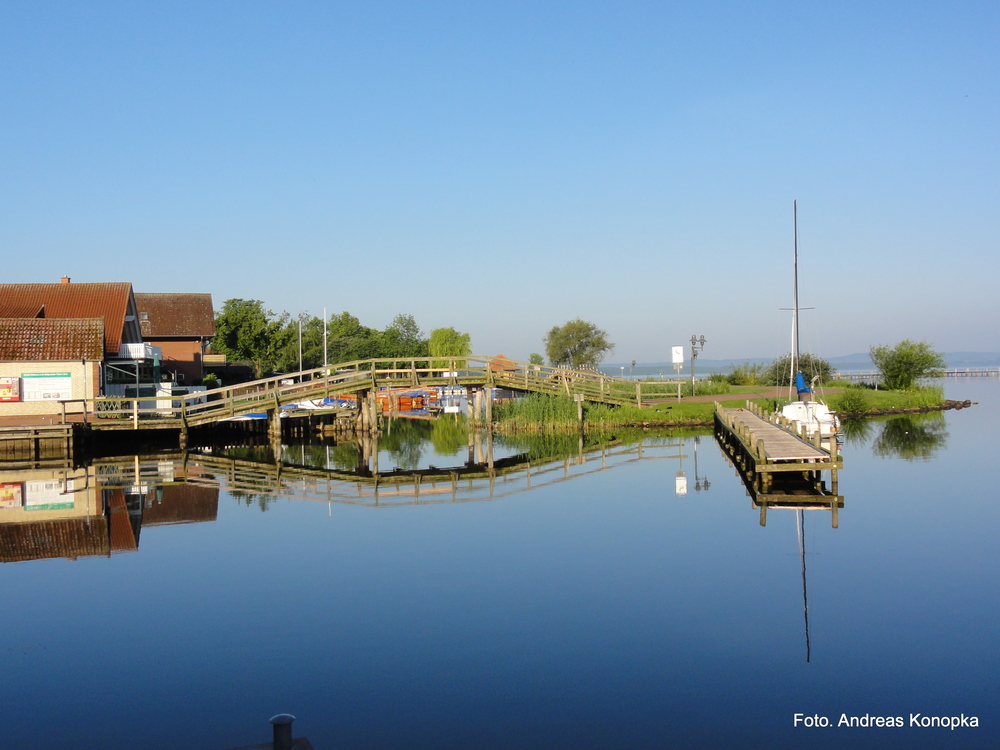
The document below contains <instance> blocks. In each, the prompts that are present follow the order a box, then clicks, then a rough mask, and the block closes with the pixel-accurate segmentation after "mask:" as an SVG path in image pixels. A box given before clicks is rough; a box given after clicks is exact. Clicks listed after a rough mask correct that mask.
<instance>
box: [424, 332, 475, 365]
mask: <svg viewBox="0 0 1000 750" xmlns="http://www.w3.org/2000/svg"><path fill="white" fill-rule="evenodd" d="M427 349H428V353H429V354H430V355H431V356H432V357H452V356H462V355H465V356H467V355H469V354H472V337H471V336H470V335H469V334H467V333H459V332H458V331H456V330H455V329H454V328H435V329H434V330H433V331H431V337H430V339H429V340H428V342H427ZM448 366H449V360H435V361H434V362H431V367H437V368H440V369H444V368H446V367H448ZM455 367H459V368H462V367H465V363H464V362H461V361H456V362H455Z"/></svg>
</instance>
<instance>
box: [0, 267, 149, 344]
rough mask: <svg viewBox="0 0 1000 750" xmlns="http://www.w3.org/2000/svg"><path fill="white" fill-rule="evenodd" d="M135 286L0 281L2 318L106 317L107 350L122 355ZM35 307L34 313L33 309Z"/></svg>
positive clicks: (105, 338) (105, 340)
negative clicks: (119, 351)
mask: <svg viewBox="0 0 1000 750" xmlns="http://www.w3.org/2000/svg"><path fill="white" fill-rule="evenodd" d="M131 298H132V285H131V284H129V283H127V282H125V283H114V284H0V318H24V317H29V316H31V317H35V316H36V315H38V313H39V310H40V309H41V308H42V307H43V306H44V310H43V311H42V317H44V318H104V350H105V352H106V353H107V354H109V355H111V356H117V355H118V348H119V347H120V345H121V343H122V335H123V332H124V328H125V315H126V314H127V313H128V309H129V301H130V300H131ZM32 310H34V312H32Z"/></svg>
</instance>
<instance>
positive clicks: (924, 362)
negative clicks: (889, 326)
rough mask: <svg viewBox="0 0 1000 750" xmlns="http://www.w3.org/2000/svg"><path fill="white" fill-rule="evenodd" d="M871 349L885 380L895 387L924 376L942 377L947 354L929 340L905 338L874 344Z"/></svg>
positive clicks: (902, 387) (906, 386)
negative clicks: (890, 342)
mask: <svg viewBox="0 0 1000 750" xmlns="http://www.w3.org/2000/svg"><path fill="white" fill-rule="evenodd" d="M869 353H870V355H871V358H872V362H873V363H875V367H877V368H878V370H879V372H881V373H882V383H883V384H884V385H885V387H886V388H889V389H890V390H894V391H905V390H909V389H910V388H912V387H913V386H914V385H915V384H916V382H917V381H918V380H921V379H922V378H935V377H941V370H943V369H944V366H945V362H944V357H943V356H941V354H939V353H938V352H936V351H934V349H932V348H931V345H930V344H928V343H927V342H926V341H911V340H910V339H904V340H903V341H900V342H899V343H898V344H896V345H895V346H889V345H888V344H882V345H881V346H873V347H872V348H871V349H870V351H869Z"/></svg>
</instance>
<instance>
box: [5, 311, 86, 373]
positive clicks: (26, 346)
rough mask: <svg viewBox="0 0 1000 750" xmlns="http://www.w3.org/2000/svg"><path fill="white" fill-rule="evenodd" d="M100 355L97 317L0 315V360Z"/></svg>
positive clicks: (73, 357)
mask: <svg viewBox="0 0 1000 750" xmlns="http://www.w3.org/2000/svg"><path fill="white" fill-rule="evenodd" d="M103 358H104V321H103V320H101V319H100V318H66V319H59V318H56V319H49V318H0V362H4V361H5V362H62V361H68V360H80V359H103Z"/></svg>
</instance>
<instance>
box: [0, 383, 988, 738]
mask: <svg viewBox="0 0 1000 750" xmlns="http://www.w3.org/2000/svg"><path fill="white" fill-rule="evenodd" d="M946 389H947V391H948V395H949V397H952V398H960V399H965V398H969V399H972V400H974V401H978V402H979V403H978V405H977V406H975V407H973V408H971V409H965V410H961V411H951V412H947V413H945V414H943V415H940V414H937V415H930V416H929V417H928V418H925V419H906V420H895V421H893V420H889V421H880V422H872V423H869V424H868V426H867V429H866V430H860V431H854V432H853V433H851V435H850V439H849V441H848V442H847V444H846V445H845V447H844V455H845V468H844V469H843V471H842V472H841V473H840V476H839V493H840V494H841V495H842V496H843V497H844V506H843V508H841V509H840V510H839V519H838V521H839V527H838V528H833V526H832V523H831V521H832V517H831V513H830V511H829V509H817V510H807V511H804V512H803V513H802V516H801V518H802V522H803V524H804V527H803V533H804V545H805V555H804V560H805V566H806V581H807V592H806V593H807V597H808V598H807V602H808V645H807V632H806V611H805V609H804V596H803V595H804V591H803V565H802V561H803V557H802V556H801V555H800V535H799V532H798V528H797V524H798V522H799V512H798V511H796V510H791V509H778V508H771V509H770V510H769V511H768V514H767V523H766V526H763V527H762V526H761V525H760V522H759V521H760V514H759V511H758V510H757V509H756V508H754V507H753V505H752V501H751V499H750V498H749V497H748V496H747V494H746V492H745V489H744V487H743V484H742V483H741V481H740V479H739V477H737V476H736V475H734V471H733V469H732V468H731V467H730V466H729V465H728V463H727V461H726V458H725V456H724V455H723V454H722V452H721V451H720V449H719V448H718V447H717V446H716V444H715V441H714V439H713V437H712V435H711V434H710V433H705V434H703V435H701V436H700V437H697V438H696V437H695V436H694V435H691V434H687V435H684V436H677V437H658V438H650V437H647V438H646V439H644V440H643V443H642V446H641V449H640V447H639V446H638V445H634V444H628V445H625V444H621V443H613V444H611V445H610V446H605V447H603V448H600V447H596V446H594V445H592V444H588V445H586V446H584V449H583V451H582V453H581V452H580V451H579V450H577V452H576V454H572V449H573V446H572V445H570V446H569V449H568V451H567V452H569V453H570V454H571V455H568V456H566V457H563V458H558V459H556V460H552V461H548V462H544V461H542V460H540V459H541V454H542V453H544V452H545V448H544V446H543V447H536V448H535V449H534V450H535V453H536V454H537V458H536V460H535V461H534V462H533V467H532V468H531V469H530V470H528V469H526V468H525V467H523V466H522V467H518V466H516V465H512V462H511V461H510V458H509V457H510V456H514V455H516V454H518V453H520V452H522V451H524V450H525V449H526V448H525V446H524V445H509V444H507V445H505V444H500V443H499V442H497V443H495V444H494V446H493V449H492V451H493V455H492V458H493V460H494V462H495V464H496V466H497V468H498V471H497V473H498V476H497V478H496V479H495V480H494V481H493V482H492V483H490V481H489V480H488V479H482V478H473V479H468V478H466V477H456V478H455V479H454V480H453V481H449V480H445V481H430V480H428V481H425V482H422V483H421V484H420V485H419V487H417V488H415V487H414V485H413V483H412V482H410V483H409V484H407V483H402V484H394V483H393V482H391V481H385V482H383V483H382V484H381V485H380V488H379V493H378V498H377V502H378V505H377V506H376V498H375V492H374V487H373V486H372V485H371V484H370V483H365V482H359V481H350V480H328V479H326V478H323V477H322V476H321V474H320V473H319V472H313V473H312V474H309V473H308V472H299V473H296V471H295V470H294V469H292V468H286V469H285V473H284V475H283V476H282V477H281V478H278V477H276V476H275V473H274V471H273V469H271V470H265V469H264V468H259V469H254V467H253V465H252V464H251V463H249V462H245V463H238V464H237V463H233V462H231V461H230V462H227V461H225V460H223V459H220V458H217V457H205V458H199V457H198V456H192V457H191V458H190V459H189V461H188V464H187V465H186V466H185V465H183V464H180V463H177V462H176V461H174V460H173V459H172V458H170V457H160V459H146V458H144V459H142V460H141V461H140V462H139V463H140V467H139V468H140V482H139V483H138V484H137V483H136V481H135V476H134V473H132V472H134V468H135V463H136V462H135V460H134V459H132V458H128V459H125V460H124V461H123V462H121V463H120V464H119V465H116V464H115V462H104V463H100V464H99V465H95V466H94V467H92V468H91V469H90V470H79V471H77V472H75V473H72V472H71V476H70V479H71V481H70V482H69V483H68V484H64V485H62V487H61V490H60V488H59V487H58V486H54V485H53V484H52V483H53V482H54V481H57V479H58V477H59V472H20V473H18V472H4V473H3V474H2V475H0V485H4V486H5V487H7V488H8V490H7V495H6V497H7V498H8V500H7V504H8V506H10V507H0V527H2V528H0V533H3V534H4V536H3V540H4V541H3V550H2V551H3V555H4V558H3V559H5V560H18V559H22V558H23V557H25V556H30V554H35V555H42V554H50V555H51V554H55V555H60V556H57V557H54V558H52V559H35V560H28V561H23V562H16V561H13V562H8V563H6V564H3V565H0V582H2V583H0V587H2V589H0V590H2V594H3V602H4V606H3V608H2V610H0V629H2V632H3V633H4V645H3V649H2V650H0V665H2V674H3V675H4V685H5V688H6V690H5V691H4V692H5V695H4V698H3V701H2V706H3V707H2V709H0V716H2V717H3V730H2V733H0V747H3V748H24V747H31V748H70V747H72V748H150V749H154V750H155V749H157V748H177V747H187V748H206V750H208V749H214V750H222V749H223V748H231V747H237V746H241V745H249V744H253V743H258V742H264V741H268V740H269V739H270V725H269V724H268V723H267V719H268V718H269V717H270V716H271V715H273V714H276V713H279V712H289V713H293V714H295V715H296V716H297V717H298V721H297V722H296V724H295V734H296V735H297V736H298V735H305V736H307V737H309V738H310V740H311V741H312V742H313V744H314V745H315V747H316V748H317V750H322V749H324V748H334V747H341V748H343V747H497V748H506V747H539V748H541V747H545V748H550V747H671V748H674V747H691V748H701V747H747V748H757V747H759V748H814V747H815V748H840V747H860V748H864V747H872V748H876V747H878V748H884V747H899V748H923V747H941V748H956V747H959V748H966V747H969V748H973V747H982V748H987V747H989V748H995V747H997V746H998V745H1000V723H998V722H1000V590H998V589H1000V585H998V582H997V574H996V571H997V570H998V569H1000V545H998V544H997V539H998V537H1000V502H998V493H997V490H996V481H995V480H994V478H993V475H992V469H993V468H994V467H995V461H996V457H997V445H996V441H995V437H996V434H997V430H996V426H995V425H996V423H997V419H998V417H1000V383H998V382H997V381H995V380H994V381H981V380H974V379H970V380H954V379H953V380H949V381H948V382H947V383H946ZM407 429H411V430H412V428H402V427H400V428H398V429H397V430H396V438H389V439H388V441H383V442H382V444H381V445H380V452H379V458H378V460H379V468H380V469H381V470H382V471H391V470H393V469H394V468H396V467H400V468H402V469H412V468H413V467H415V466H424V467H426V466H428V465H437V466H442V467H449V466H459V465H461V464H463V463H464V462H465V461H466V460H467V459H468V457H469V451H470V448H469V446H468V441H467V439H466V437H465V436H464V435H458V434H456V433H455V432H454V431H453V430H450V428H448V429H444V428H441V429H439V430H438V431H437V433H435V434H433V435H430V436H429V437H430V440H429V441H428V442H427V443H426V444H423V445H418V444H417V443H415V442H414V441H413V440H412V439H410V438H411V437H412V435H411V434H410V433H408V432H407V431H406V430H407ZM424 429H426V428H424ZM570 440H572V441H575V440H576V438H575V437H573V438H571V439H570ZM393 441H395V442H393ZM577 447H579V446H577ZM471 450H472V453H473V455H474V457H479V458H482V459H483V460H484V461H485V460H486V457H487V453H488V450H489V448H488V446H486V445H478V446H477V445H473V446H472V449H471ZM243 453H244V454H245V456H246V458H248V459H252V458H253V457H254V456H253V452H252V451H244V452H243ZM296 454H298V460H296ZM581 455H582V459H583V460H581ZM362 458H363V456H361V455H360V454H359V452H358V450H357V449H355V448H353V447H347V446H338V447H337V448H336V449H333V450H330V451H328V450H327V449H326V448H324V447H321V446H310V447H307V448H298V447H289V448H288V449H287V450H286V453H285V461H286V462H287V463H305V464H313V465H317V464H318V465H325V466H330V467H333V468H335V469H338V470H339V469H347V468H354V466H356V465H357V463H358V462H359V461H360V460H361V459H362ZM505 460H506V461H507V463H505ZM696 462H697V465H696ZM679 471H683V472H684V477H685V480H686V485H687V492H686V494H678V487H679V483H678V472H679ZM43 475H44V476H43ZM45 477H48V478H49V479H48V480H47V481H48V485H46V484H45V481H46V479H45ZM181 479H186V480H187V482H186V483H180V480H181ZM277 482H283V483H284V484H283V487H284V489H283V490H282V491H281V493H280V494H278V495H274V494H269V488H270V487H273V486H274V484H275V483H277ZM12 487H14V488H17V489H16V492H15V490H12V489H10V488H12ZM92 488H96V489H92ZM66 489H69V490H72V491H71V492H70V493H69V495H68V496H71V497H73V501H72V503H71V504H70V505H69V507H67V500H66V497H67V495H66V494H60V491H65V490H66ZM17 493H20V495H19V497H17V498H14V499H11V497H12V496H13V495H14V494H17ZM88 498H90V499H89V500H88ZM98 499H100V501H101V502H103V503H106V504H107V505H108V507H109V508H110V510H109V511H108V513H107V514H105V515H95V514H94V510H93V508H92V509H91V511H90V512H89V513H88V511H87V509H86V508H85V507H84V506H85V505H86V504H87V503H88V502H91V503H93V502H97V500H98ZM18 503H20V505H19V506H18ZM32 513H34V514H41V515H36V516H34V517H33V516H31V515H30V514H32ZM45 514H48V515H45ZM35 517H37V518H43V517H44V518H53V519H55V518H63V519H64V520H63V521H61V522H55V521H53V522H51V524H50V526H49V527H48V531H45V530H42V526H41V525H39V523H38V522H36V523H26V521H32V520H33V518H35ZM12 529H13V531H12ZM130 533H131V536H129V534H130ZM137 536H138V545H137V547H138V548H137V549H135V547H136V537H137ZM102 545H103V546H102ZM109 551H114V552H121V554H110V555H108V554H107V553H108V552H109ZM73 554H75V555H76V557H77V559H75V560H70V559H66V557H64V556H61V555H73ZM807 649H808V661H807ZM796 713H800V714H803V715H806V716H809V717H812V716H814V715H819V716H821V717H822V716H825V717H827V718H828V719H829V720H830V722H831V723H832V724H833V725H834V726H833V727H831V728H805V727H802V726H799V727H795V726H794V725H793V724H794V716H795V714H796ZM841 714H846V715H847V716H848V717H850V716H864V715H866V714H867V715H871V716H892V717H902V719H903V721H904V723H905V724H906V725H907V726H905V727H903V728H885V727H882V728H861V727H857V728H847V727H840V728H838V727H836V724H837V722H838V721H839V719H840V716H841ZM910 714H921V715H922V716H935V717H936V716H946V717H951V716H960V715H961V714H965V716H967V717H969V716H975V717H977V718H978V723H979V727H978V728H957V729H954V730H951V729H947V728H931V727H928V728H911V727H910V726H909V723H910Z"/></svg>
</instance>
